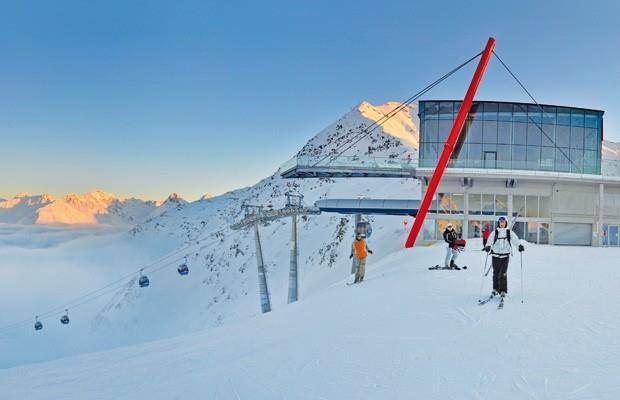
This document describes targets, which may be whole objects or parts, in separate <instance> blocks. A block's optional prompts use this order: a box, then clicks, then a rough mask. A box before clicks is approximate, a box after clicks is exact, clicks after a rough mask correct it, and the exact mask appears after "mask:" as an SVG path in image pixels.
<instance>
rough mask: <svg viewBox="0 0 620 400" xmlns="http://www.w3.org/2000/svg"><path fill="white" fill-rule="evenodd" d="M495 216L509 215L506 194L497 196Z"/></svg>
mask: <svg viewBox="0 0 620 400" xmlns="http://www.w3.org/2000/svg"><path fill="white" fill-rule="evenodd" d="M495 215H508V196H507V195H505V194H496V195H495Z"/></svg>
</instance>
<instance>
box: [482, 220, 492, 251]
mask: <svg viewBox="0 0 620 400" xmlns="http://www.w3.org/2000/svg"><path fill="white" fill-rule="evenodd" d="M489 236H491V225H490V224H485V225H484V229H483V230H482V250H484V248H485V247H487V242H488V240H489Z"/></svg>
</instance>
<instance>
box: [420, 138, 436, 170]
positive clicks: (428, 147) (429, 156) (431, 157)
mask: <svg viewBox="0 0 620 400" xmlns="http://www.w3.org/2000/svg"><path fill="white" fill-rule="evenodd" d="M420 160H421V166H422V167H430V166H435V163H436V162H437V143H424V144H423V145H422V156H421V157H420Z"/></svg>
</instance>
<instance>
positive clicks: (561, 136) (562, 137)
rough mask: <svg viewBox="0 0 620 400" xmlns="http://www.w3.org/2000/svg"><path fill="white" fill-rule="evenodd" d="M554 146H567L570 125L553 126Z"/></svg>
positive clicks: (568, 143)
mask: <svg viewBox="0 0 620 400" xmlns="http://www.w3.org/2000/svg"><path fill="white" fill-rule="evenodd" d="M555 145H556V147H568V146H569V145H570V126H565V125H557V126H556V127H555Z"/></svg>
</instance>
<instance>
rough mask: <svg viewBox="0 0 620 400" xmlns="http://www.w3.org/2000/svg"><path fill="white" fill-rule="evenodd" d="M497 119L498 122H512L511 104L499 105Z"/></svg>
mask: <svg viewBox="0 0 620 400" xmlns="http://www.w3.org/2000/svg"><path fill="white" fill-rule="evenodd" d="M497 119H498V120H500V121H512V104H506V103H499V105H498V113H497Z"/></svg>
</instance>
